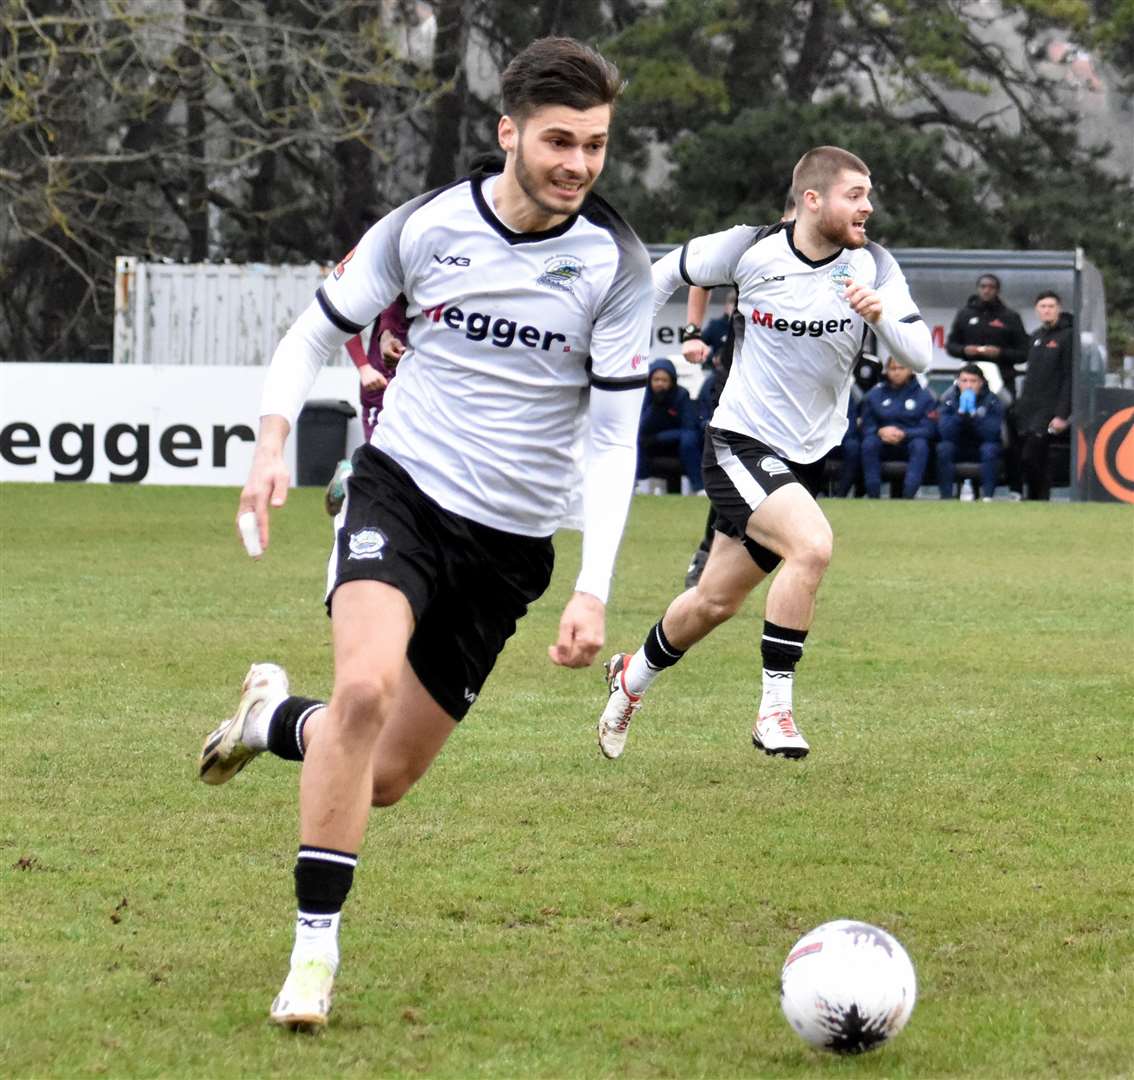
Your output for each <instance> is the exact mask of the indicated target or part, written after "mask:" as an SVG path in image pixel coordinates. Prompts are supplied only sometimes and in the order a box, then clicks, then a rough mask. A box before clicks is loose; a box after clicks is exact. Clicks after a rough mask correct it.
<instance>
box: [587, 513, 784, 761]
mask: <svg viewBox="0 0 1134 1080" xmlns="http://www.w3.org/2000/svg"><path fill="white" fill-rule="evenodd" d="M765 576H766V572H765V571H764V570H762V569H761V568H760V567H758V566H757V565H756V564H755V563H754V562H753V561H752V557H751V556H750V555H749V553H748V552H747V551H746V550H745V547H744V544H743V543H742V542H741V541H740V540H738V539H736V538H734V537H730V536H725V535H723V534H722V533H720V532H717V533H715V535H714V538H713V546H712V548H711V549H710V551H709V555H708V559H707V560H706V562H705V566H704V569H703V570H702V572H701V575H700V577H699V579H698V580H697V583H696V584H695V585H694V586H693V587H692V588H690V589H686V591H685V592H683V593H681V594H680V595H679V596H677V597H676V598H675V599H674V600H673V601H672V602H671V603H670V605H669V607H667V608H666V610H665V614H664V615H663V616H662V618H661V619H659V620H658V621H657V623H655V624H654V626H652V627H650V630H649V633H647V634H646V637H645V640H644V641H643V643H642V645H641V646H640V647H639V648H638V650H637V652H635V653H632V654H626V653H615V654H614V655H613V656H612V657H611V658H610V660H608V661H607V663H606V673H607V679H608V680H609V692H610V693H609V697H608V698H607V702H606V706H605V708H604V709H603V712H602V715H601V716H600V717H599V724H598V737H599V748H600V749H601V750H602V752H603V754H604V755H605V756H606V757H608V758H617V757H620V756H621V755H622V751H623V750H624V749H625V748H626V739H627V736H628V735H629V728H630V721H631V720H632V719H633V718H634V714H635V713H636V712H637V711H638V709H639V707H640V706H641V702H642V696H643V695H644V694H645V692H646V691H647V690H648V689H649V688H650V686H651V684H652V683H653V682H654V680H655V679H656V678H657V677H658V676H659V675H660V674H661V673H662V672H663V671H665V670H666V669H668V668H671V667H673V666H674V664H676V663H677V662H678V661H679V660H680V659H681V658H682V657H683V656H684V655H685V653H686V651H687V650H688V649H690V648H691V647H692V646H693V645H695V644H696V643H697V642H698V641H700V640H701V639H702V638H704V637H706V636H707V635H708V634H709V633H711V632H712V631H713V630H714V629H715V628H716V627H718V626H720V624H721V623H723V622H726V621H727V620H728V619H730V618H732V616H733V615H735V614H736V612H737V611H738V610H739V608H740V606H741V604H743V603H744V601H745V598H746V597H747V596H748V594H749V593H750V592H751V591H752V590H753V589H754V588H756V586H757V585H759V584H760V582H761V581H763V580H764V577H765Z"/></svg>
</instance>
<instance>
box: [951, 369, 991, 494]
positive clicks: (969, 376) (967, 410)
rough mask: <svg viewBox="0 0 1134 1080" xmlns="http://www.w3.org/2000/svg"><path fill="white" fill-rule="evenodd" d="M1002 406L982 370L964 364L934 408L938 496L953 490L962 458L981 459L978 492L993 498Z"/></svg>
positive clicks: (965, 459) (966, 459) (967, 459)
mask: <svg viewBox="0 0 1134 1080" xmlns="http://www.w3.org/2000/svg"><path fill="white" fill-rule="evenodd" d="M1003 421H1004V406H1003V405H1002V404H1001V403H1000V398H998V397H997V396H996V395H995V394H994V393H993V392H992V391H991V390H990V389H989V388H988V381H987V380H986V379H985V377H984V372H982V371H981V370H980V367H979V366H978V365H976V364H966V365H965V366H964V367H963V368H961V370H960V372H959V373H958V374H957V381H956V382H955V383H954V384H953V385H952V386H951V387H949V389H948V390H946V391H945V393H944V394H943V395H942V398H941V401H940V403H939V405H938V407H937V434H938V437H939V438H940V440H941V441H940V442H939V443H938V444H937V485H938V487H939V488H940V490H941V498H943V499H951V498H952V497H953V493H954V479H955V477H956V465H957V463H958V462H961V461H979V462H980V492H981V497H982V498H983V499H984V501H985V502H991V501H992V494H993V492H994V491H995V490H996V481H997V479H998V477H999V474H1000V456H1001V453H1002V452H1003V447H1002V445H1001V441H1000V440H1001V430H1000V429H1001V425H1002V423H1003Z"/></svg>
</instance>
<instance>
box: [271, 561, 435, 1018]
mask: <svg viewBox="0 0 1134 1080" xmlns="http://www.w3.org/2000/svg"><path fill="white" fill-rule="evenodd" d="M331 621H332V631H333V643H334V652H335V687H334V690H333V692H332V694H331V700H330V701H329V702H328V703H327V705H326V706H325V707H324V708H321V709H320V708H315V709H314V710H313V715H312V720H311V722H309V723H308V725H307V731H306V732H305V733H304V736H305V738H304V742H305V744H306V745H305V757H304V768H303V772H302V774H301V776H300V799H299V804H300V846H299V853H298V856H297V858H296V864H295V894H296V906H297V915H296V929H295V944H294V947H293V949H292V953H291V962H290V967H289V971H288V976H287V979H286V981H285V982H284V985H283V988H282V989H281V990H280V992H279V994H278V995H277V997H276V999H275V1001H274V1002H273V1003H272V1008H271V1016H272V1019H273V1020H274V1021H275V1022H276V1023H278V1024H282V1025H284V1026H287V1027H291V1028H302V1029H315V1028H318V1027H321V1026H322V1025H323V1024H325V1023H326V1019H327V1013H328V1011H329V1009H330V996H331V987H332V983H333V980H334V976H335V973H336V971H337V970H338V963H339V948H338V927H339V919H340V916H341V912H342V908H343V904H344V903H345V901H346V898H347V895H348V893H349V892H350V889H351V885H352V883H353V878H354V868H355V865H356V864H357V862H358V852H359V850H360V848H361V846H362V837H363V834H364V832H365V829H366V821H367V818H368V816H369V810H370V803H371V792H372V772H373V765H372V759H373V754H374V748H375V746H376V745H377V742H378V739H379V736H380V734H381V732H382V729H383V728H384V727H385V726H386V725H387V724H388V723H390V722H391V720H392V718H393V717H394V716H396V715H397V713H398V710H399V704H400V700H401V698H402V697H403V690H402V686H401V683H402V680H403V679H404V677H405V670H406V661H405V656H406V650H407V647H408V644H409V640H410V636H411V634H412V633H413V629H414V616H413V612H412V611H411V609H410V605H409V602H408V601H407V599H406V597H405V595H404V594H403V593H402V592H401V591H400V590H398V589H397V588H395V587H394V586H392V585H390V584H387V583H385V582H379V581H365V580H356V581H347V582H344V583H343V584H341V585H340V586H339V587H338V588H337V589H336V591H335V593H334V597H333V605H332V616H331ZM378 627H380V628H381V631H380V633H378V632H377V631H376V628H378ZM419 719H422V718H419ZM424 719H425V721H426V723H425V727H426V729H427V730H428V727H429V725H428V720H429V719H430V718H429V717H428V716H427V717H425V718H424ZM449 730H451V723H450V725H449V728H448V730H446V731H445V734H446V735H447V734H448V731H449ZM443 741H444V739H443V738H442V739H441V742H443ZM439 748H440V746H439V745H438V747H437V749H439ZM433 753H434V754H435V753H436V750H433ZM429 760H432V755H431V756H430V758H429Z"/></svg>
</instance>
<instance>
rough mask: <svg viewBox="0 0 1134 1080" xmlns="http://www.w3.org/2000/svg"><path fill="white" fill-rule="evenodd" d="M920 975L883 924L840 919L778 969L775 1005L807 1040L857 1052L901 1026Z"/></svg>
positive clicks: (799, 945) (798, 946)
mask: <svg viewBox="0 0 1134 1080" xmlns="http://www.w3.org/2000/svg"><path fill="white" fill-rule="evenodd" d="M916 997H917V977H916V976H915V975H914V968H913V964H912V963H911V962H910V958H909V956H908V955H906V950H905V949H903V948H902V946H901V945H900V944H899V943H898V940H897V939H896V938H895V937H893V936H892V935H891V934H888V933H886V931H885V930H880V929H879V928H878V927H877V926H871V925H870V924H869V923H863V922H854V921H853V920H851V919H838V920H836V921H835V922H829V923H824V924H823V925H822V926H817V927H816V928H815V929H814V930H812V931H811V932H810V933H809V934H804V935H803V937H801V938H800V939H799V941H797V942H796V943H795V945H794V946H793V947H792V950H791V952H789V953H788V957H787V959H786V960H785V961H784V967H783V971H782V972H781V973H780V1008H782V1009H783V1011H784V1016H786V1017H787V1020H788V1023H789V1024H791V1026H792V1027H793V1028H795V1030H796V1031H797V1032H798V1033H799V1034H800V1035H801V1036H802V1037H803V1038H804V1039H806V1040H807V1042H809V1043H811V1045H812V1046H816V1047H818V1048H819V1049H820V1050H830V1051H831V1052H832V1053H836V1054H861V1053H864V1052H865V1051H867V1050H873V1049H874V1048H875V1047H877V1046H881V1045H882V1043H884V1042H886V1041H887V1040H888V1039H891V1038H893V1037H894V1036H895V1035H897V1034H898V1032H899V1031H901V1030H902V1028H904V1027H905V1026H906V1021H907V1020H909V1018H910V1013H911V1012H913V1007H914V999H915V998H916Z"/></svg>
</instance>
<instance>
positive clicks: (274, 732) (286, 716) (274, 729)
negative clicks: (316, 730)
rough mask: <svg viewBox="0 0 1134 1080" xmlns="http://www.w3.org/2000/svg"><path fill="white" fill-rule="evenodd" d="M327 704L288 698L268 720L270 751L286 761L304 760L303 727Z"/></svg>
mask: <svg viewBox="0 0 1134 1080" xmlns="http://www.w3.org/2000/svg"><path fill="white" fill-rule="evenodd" d="M325 704H326V702H324V701H316V700H315V699H314V698H305V697H295V696H294V695H293V696H292V697H286V698H284V699H283V701H281V702H280V703H279V705H278V706H276V711H275V712H274V713H272V716H271V718H270V719H269V720H268V749H269V750H270V751H271V752H272V753H273V754H275V755H276V757H281V758H283V759H284V760H285V761H302V760H303V753H304V751H303V725H304V724H306V723H307V718H308V717H309V716H310V715H311V714H312V713H313V712H315V711H316V709H321V708H322V707H323V706H324V705H325Z"/></svg>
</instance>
